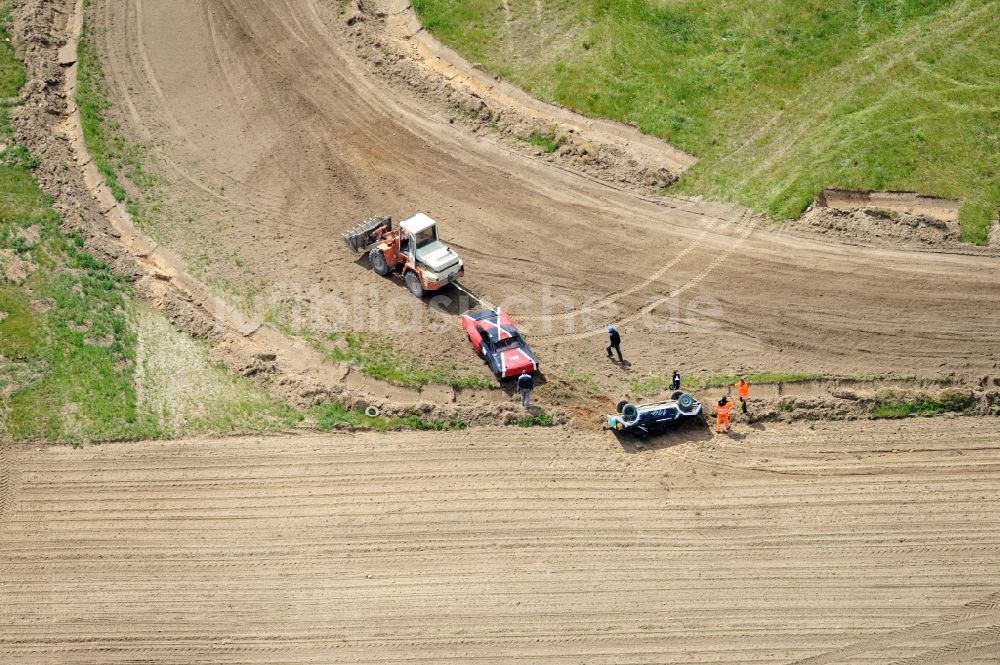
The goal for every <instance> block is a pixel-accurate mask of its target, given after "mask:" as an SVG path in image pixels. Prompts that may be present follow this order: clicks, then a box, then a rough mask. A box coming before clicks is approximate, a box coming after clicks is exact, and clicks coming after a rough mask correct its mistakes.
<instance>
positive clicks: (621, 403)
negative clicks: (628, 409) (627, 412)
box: [615, 399, 628, 413]
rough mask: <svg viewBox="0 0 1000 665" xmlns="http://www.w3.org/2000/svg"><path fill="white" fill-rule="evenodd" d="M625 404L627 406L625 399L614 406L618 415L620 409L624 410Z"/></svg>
mask: <svg viewBox="0 0 1000 665" xmlns="http://www.w3.org/2000/svg"><path fill="white" fill-rule="evenodd" d="M626 404H628V400H627V399H623V400H621V401H620V402H618V406H616V407H615V409H616V410H617V411H618V413H621V412H622V409H624V408H625V405H626Z"/></svg>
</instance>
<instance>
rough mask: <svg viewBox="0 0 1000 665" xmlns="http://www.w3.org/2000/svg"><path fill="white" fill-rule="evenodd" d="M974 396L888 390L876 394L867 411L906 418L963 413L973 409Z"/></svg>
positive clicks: (879, 416)
mask: <svg viewBox="0 0 1000 665" xmlns="http://www.w3.org/2000/svg"><path fill="white" fill-rule="evenodd" d="M975 405H976V400H975V398H974V397H973V396H972V395H971V394H969V393H962V392H957V391H950V392H945V393H942V394H941V395H939V396H937V397H931V396H930V395H918V396H908V395H901V394H898V393H894V392H889V393H885V394H882V395H880V396H878V397H877V398H876V399H875V401H874V404H873V406H872V408H871V410H870V411H869V415H871V417H872V418H908V417H910V416H934V415H938V414H941V413H965V412H969V411H971V410H973V409H974V408H975Z"/></svg>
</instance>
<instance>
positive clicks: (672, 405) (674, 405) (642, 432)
mask: <svg viewBox="0 0 1000 665" xmlns="http://www.w3.org/2000/svg"><path fill="white" fill-rule="evenodd" d="M700 417H701V403H700V402H699V401H698V400H696V399H695V398H694V396H693V395H691V394H690V393H686V392H684V391H683V390H675V391H674V392H672V393H671V394H670V399H667V400H663V401H662V402H655V403H653V404H641V405H635V404H631V403H629V402H627V401H626V400H622V401H620V402H618V413H617V414H615V415H611V416H608V420H607V426H608V428H609V429H612V430H614V431H616V432H628V433H629V434H632V435H634V436H636V437H638V438H640V439H641V438H645V437H647V436H653V435H655V434H662V433H663V432H666V431H668V430H671V429H675V428H676V427H678V426H680V425H681V424H684V423H686V422H690V421H692V420H694V419H697V418H700Z"/></svg>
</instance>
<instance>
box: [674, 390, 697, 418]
mask: <svg viewBox="0 0 1000 665" xmlns="http://www.w3.org/2000/svg"><path fill="white" fill-rule="evenodd" d="M677 408H679V409H680V410H681V411H683V412H684V413H690V411H691V409H693V408H694V397H691V396H690V395H688V394H687V393H681V396H680V397H678V398H677Z"/></svg>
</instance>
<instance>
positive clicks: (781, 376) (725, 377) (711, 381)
mask: <svg viewBox="0 0 1000 665" xmlns="http://www.w3.org/2000/svg"><path fill="white" fill-rule="evenodd" d="M740 376H746V378H747V383H750V384H754V383H802V382H803V381H821V380H822V379H823V375H822V374H807V373H802V372H788V373H785V372H755V373H753V374H742V375H741V374H715V375H713V376H709V377H707V378H705V379H703V380H702V381H701V386H702V387H711V386H731V385H733V384H735V383H736V382H737V381H739V380H740Z"/></svg>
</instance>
